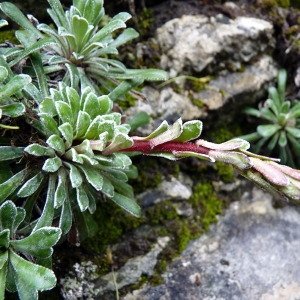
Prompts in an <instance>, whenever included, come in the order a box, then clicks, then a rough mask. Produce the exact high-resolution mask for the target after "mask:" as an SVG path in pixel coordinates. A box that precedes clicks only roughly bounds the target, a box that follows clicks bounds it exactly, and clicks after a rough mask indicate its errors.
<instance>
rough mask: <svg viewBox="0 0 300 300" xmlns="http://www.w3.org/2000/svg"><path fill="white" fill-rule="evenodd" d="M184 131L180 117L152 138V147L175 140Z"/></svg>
mask: <svg viewBox="0 0 300 300" xmlns="http://www.w3.org/2000/svg"><path fill="white" fill-rule="evenodd" d="M181 133H182V120H181V119H178V120H177V121H176V122H175V123H174V124H173V125H172V126H169V128H168V129H167V130H166V131H165V132H163V133H161V134H160V135H158V136H156V137H154V138H152V139H151V140H150V142H149V143H150V146H151V148H154V147H155V146H157V145H160V144H163V143H166V142H169V141H173V140H175V139H177V138H178V137H179V136H180V135H181Z"/></svg>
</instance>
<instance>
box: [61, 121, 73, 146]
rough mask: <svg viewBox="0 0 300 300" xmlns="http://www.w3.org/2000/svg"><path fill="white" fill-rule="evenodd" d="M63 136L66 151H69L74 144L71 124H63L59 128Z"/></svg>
mask: <svg viewBox="0 0 300 300" xmlns="http://www.w3.org/2000/svg"><path fill="white" fill-rule="evenodd" d="M58 130H59V131H60V133H61V135H62V136H63V138H64V139H65V149H68V148H69V147H70V146H71V145H72V142H73V128H72V126H71V124H70V123H63V124H62V125H60V126H59V127H58Z"/></svg>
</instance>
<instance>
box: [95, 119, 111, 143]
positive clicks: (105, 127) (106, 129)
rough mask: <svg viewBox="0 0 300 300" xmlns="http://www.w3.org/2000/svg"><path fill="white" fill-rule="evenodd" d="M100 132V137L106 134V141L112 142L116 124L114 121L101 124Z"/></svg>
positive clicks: (99, 126)
mask: <svg viewBox="0 0 300 300" xmlns="http://www.w3.org/2000/svg"><path fill="white" fill-rule="evenodd" d="M98 132H99V133H100V135H102V134H106V139H107V140H111V139H112V138H113V137H114V134H115V122H114V121H104V122H100V123H99V125H98ZM100 135H99V136H100ZM105 146H106V145H105Z"/></svg>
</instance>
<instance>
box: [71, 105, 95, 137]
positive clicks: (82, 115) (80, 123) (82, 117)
mask: <svg viewBox="0 0 300 300" xmlns="http://www.w3.org/2000/svg"><path fill="white" fill-rule="evenodd" d="M90 124H91V118H90V116H89V115H88V114H87V113H86V112H84V111H79V114H78V118H77V123H76V134H75V137H74V139H78V138H82V137H84V136H85V133H86V131H87V129H88V128H89V126H90Z"/></svg>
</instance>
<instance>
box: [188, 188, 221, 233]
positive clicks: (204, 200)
mask: <svg viewBox="0 0 300 300" xmlns="http://www.w3.org/2000/svg"><path fill="white" fill-rule="evenodd" d="M190 203H191V204H192V206H193V207H194V208H195V209H196V210H197V211H201V218H200V222H201V224H202V227H203V230H204V231H207V230H208V228H209V226H210V224H211V223H214V222H216V221H217V215H218V214H220V213H221V212H222V208H223V203H222V201H221V200H220V199H219V198H218V197H217V194H216V192H215V191H214V188H213V186H212V184H211V183H199V184H198V185H197V186H195V188H194V192H193V195H192V197H191V198H190Z"/></svg>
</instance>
